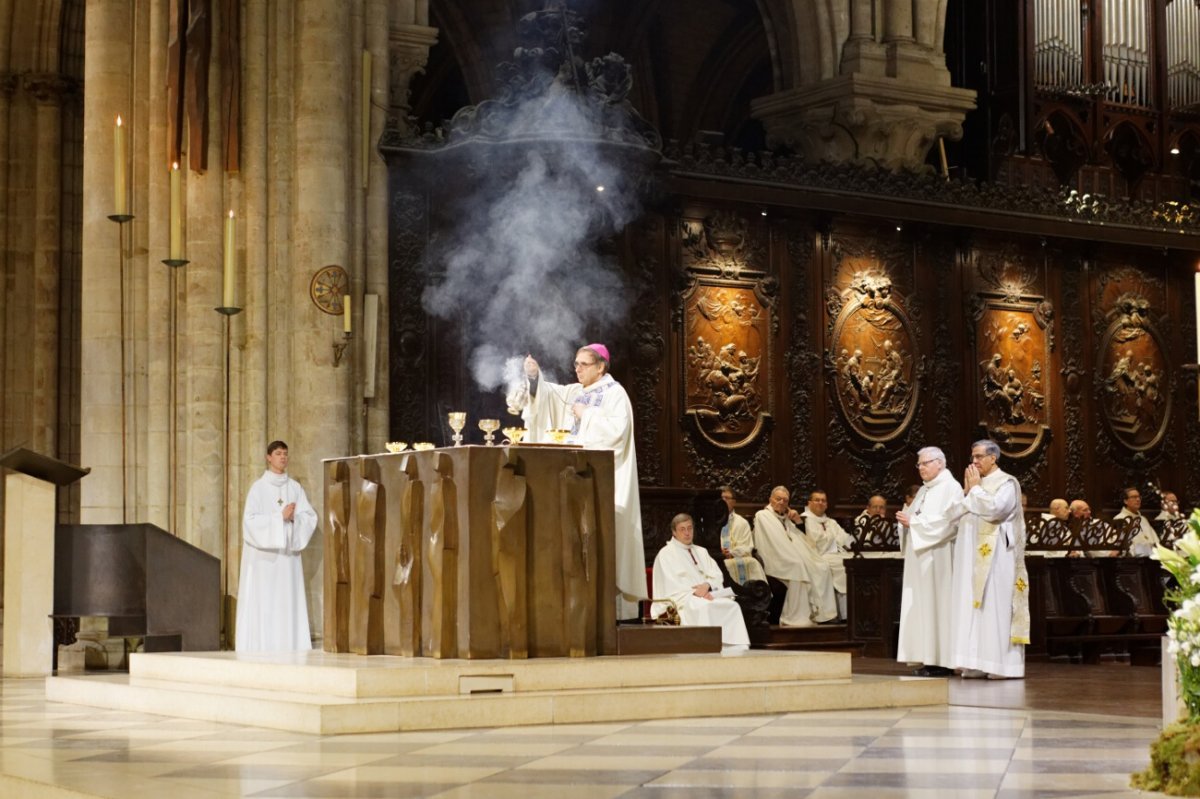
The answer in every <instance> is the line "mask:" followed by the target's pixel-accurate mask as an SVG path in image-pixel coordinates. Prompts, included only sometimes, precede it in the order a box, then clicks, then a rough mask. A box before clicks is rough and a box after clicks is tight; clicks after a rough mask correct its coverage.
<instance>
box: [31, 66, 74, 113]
mask: <svg viewBox="0 0 1200 799" xmlns="http://www.w3.org/2000/svg"><path fill="white" fill-rule="evenodd" d="M76 88H77V82H76V81H74V80H72V79H71V78H68V77H66V76H65V75H60V74H58V73H57V72H27V73H25V74H23V75H21V90H22V91H24V92H27V93H28V94H31V95H33V97H34V99H35V100H37V101H38V102H39V103H42V104H46V105H59V104H61V103H62V101H63V98H64V97H66V96H67V95H68V94H70V93H72V92H73V91H75V90H76Z"/></svg>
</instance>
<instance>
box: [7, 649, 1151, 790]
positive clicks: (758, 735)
mask: <svg viewBox="0 0 1200 799" xmlns="http://www.w3.org/2000/svg"><path fill="white" fill-rule="evenodd" d="M855 671H856V672H862V673H894V672H895V664H891V663H887V662H884V661H870V660H867V659H856V660H855ZM42 685H43V683H42V681H40V680H4V681H3V682H0V797H5V799H18V798H21V799H23V798H24V797H44V796H45V797H83V796H102V797H113V798H114V799H115V798H116V797H122V798H123V799H125V798H129V797H155V799H157V798H158V797H167V799H193V798H194V799H202V798H209V799H210V798H211V797H215V796H256V797H427V796H428V797H433V796H436V797H444V798H447V799H448V798H449V797H461V798H472V799H473V798H475V797H480V798H486V799H493V798H494V799H506V798H507V797H513V799H542V798H543V797H546V799H550V798H551V797H553V798H554V799H558V798H559V797H565V798H566V799H593V798H596V799H599V798H602V797H603V798H607V797H618V796H619V797H624V798H626V799H642V798H644V797H645V798H648V797H656V798H659V799H705V798H707V797H865V798H872V799H873V798H874V797H893V796H896V797H899V796H904V797H943V796H944V797H956V798H959V797H962V798H969V797H1067V796H1071V797H1083V796H1105V797H1116V796H1135V795H1139V794H1138V792H1136V791H1133V790H1131V789H1130V788H1128V783H1129V774H1130V773H1131V772H1133V771H1135V770H1140V769H1141V768H1143V767H1144V766H1145V765H1146V763H1147V761H1148V749H1147V747H1148V744H1149V742H1150V741H1151V740H1153V739H1154V738H1155V736H1156V735H1157V734H1158V730H1159V726H1158V715H1159V708H1158V699H1157V685H1158V669H1150V668H1143V667H1129V666H1071V665H1049V664H1031V666H1030V675H1029V679H1027V680H1025V681H1008V682H995V683H989V682H988V681H977V680H976V681H963V680H955V681H954V682H952V685H951V692H950V696H951V704H950V705H947V706H942V707H932V708H918V709H883V710H858V711H838V712H817V713H788V714H780V715H764V716H738V717H721V718H698V719H681V720H668V721H645V722H622V723H607V724H583V725H572V726H561V725H560V726H553V727H523V728H506V729H481V730H454V731H444V732H409V733H381V734H372V735H342V736H336V737H318V736H312V735H303V734H298V733H288V732H277V731H272V730H265V729H258V728H251V727H237V726H230V725H221V724H213V723H208V722H199V721H186V720H177V719H171V718H164V717H159V716H151V715H144V714H139V713H128V712H116V711H102V710H94V709H90V708H83V707H78V706H70V705H63V704H54V703H49V702H47V701H46V700H45V696H44V693H43V688H42ZM1089 697H1090V699H1089ZM1082 709H1086V710H1089V711H1090V712H1078V711H1080V710H1082Z"/></svg>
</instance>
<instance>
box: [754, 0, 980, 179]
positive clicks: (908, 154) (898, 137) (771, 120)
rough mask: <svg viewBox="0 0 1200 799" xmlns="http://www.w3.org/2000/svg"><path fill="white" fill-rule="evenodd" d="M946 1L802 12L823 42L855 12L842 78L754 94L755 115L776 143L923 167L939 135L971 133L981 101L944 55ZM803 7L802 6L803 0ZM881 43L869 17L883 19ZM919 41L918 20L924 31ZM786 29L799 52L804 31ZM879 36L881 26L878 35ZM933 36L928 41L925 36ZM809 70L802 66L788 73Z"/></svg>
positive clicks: (859, 2)
mask: <svg viewBox="0 0 1200 799" xmlns="http://www.w3.org/2000/svg"><path fill="white" fill-rule="evenodd" d="M940 2H941V0H874V9H873V13H871V14H870V15H868V9H867V7H866V5H865V3H864V0H834V2H833V3H832V4H831V5H832V7H833V8H832V10H831V11H830V12H829V13H828V14H824V15H821V14H809V15H797V18H799V19H805V18H807V19H811V20H815V21H816V24H817V25H818V27H821V28H823V29H822V30H819V31H818V32H817V35H816V37H815V38H816V40H823V39H824V38H826V37H831V36H832V37H834V38H835V39H836V38H837V34H836V31H835V29H834V26H833V23H832V21H831V20H834V19H837V18H839V17H842V16H843V15H848V16H849V18H850V23H851V24H850V34H849V36H848V37H844V38H845V41H843V42H837V44H839V45H841V46H842V60H841V62H840V64H839V70H838V74H837V75H835V76H833V77H828V78H823V79H821V78H816V77H815V76H810V78H809V79H808V81H807V82H806V83H804V84H802V85H799V86H796V87H795V88H792V89H788V90H786V91H782V92H778V93H776V94H773V95H769V96H767V97H763V98H759V99H758V100H755V101H754V102H753V103H752V105H751V108H752V111H753V113H754V115H755V116H756V117H757V118H759V119H761V120H762V121H763V123H764V125H765V126H766V128H767V136H768V139H769V140H771V141H772V142H774V143H781V144H787V145H789V146H791V147H792V148H793V149H795V150H797V151H798V152H800V153H801V154H802V155H803V156H804V157H805V158H807V159H809V160H812V161H828V162H833V163H853V164H859V165H863V166H877V167H882V168H884V169H888V170H900V169H921V168H923V166H924V162H925V156H926V153H928V151H929V148H930V147H931V146H932V145H933V143H934V142H935V141H936V140H937V138H938V137H939V136H946V137H949V138H953V139H957V138H959V137H961V136H962V120H963V118H964V117H965V116H966V113H967V112H968V111H969V110H971V109H972V108H974V107H975V93H974V92H973V91H969V90H966V89H956V88H953V87H951V86H950V73H949V70H947V69H946V57H945V54H944V53H943V52H942V38H943V34H944V24H945V23H944V21H945V17H944V14H942V13H941V12H940V8H941V7H940V5H939V4H940ZM797 5H801V4H800V3H799V2H798V3H797ZM880 10H882V12H883V13H882V18H883V25H884V30H883V31H882V37H881V39H882V40H881V41H880V40H878V39H871V38H867V37H866V35H865V25H866V23H867V20H868V17H869V16H870V17H874V18H878V17H879V11H880ZM931 15H932V18H933V20H934V27H935V28H936V30H933V31H932V34H933V35H932V36H928V35H926V34H925V33H922V41H920V42H918V41H916V40H915V39H914V37H913V34H914V24H917V25H918V26H919V27H920V29H921V30H922V31H927V30H928V29H929V27H930V25H929V19H930V16H931ZM800 33H801V32H800V31H797V30H790V31H789V30H784V31H781V33H780V35H781V36H791V37H792V38H793V39H794V40H795V46H793V47H791V48H783V51H784V52H800V51H801V49H802V46H803V43H804V41H806V40H812V39H814V37H813V36H812V35H811V33H810V32H806V35H805V36H801V35H800ZM876 35H877V36H878V32H877V33H876ZM925 39H929V41H925ZM786 71H789V72H790V73H791V74H801V73H800V71H799V70H786Z"/></svg>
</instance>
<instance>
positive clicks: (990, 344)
mask: <svg viewBox="0 0 1200 799" xmlns="http://www.w3.org/2000/svg"><path fill="white" fill-rule="evenodd" d="M976 268H977V275H978V278H979V286H980V290H979V291H978V292H976V293H975V295H974V297H973V298H972V300H971V302H972V314H971V316H972V322H973V326H972V333H973V336H974V341H975V362H976V363H977V365H978V366H977V369H976V373H975V382H976V391H975V397H976V413H977V418H978V419H979V425H980V427H982V428H984V430H986V434H987V436H988V437H989V438H991V439H993V440H994V441H996V443H997V444H999V445H1000V450H1001V452H1003V453H1004V454H1005V455H1006V456H1008V457H1010V458H1027V457H1030V456H1032V455H1034V454H1035V453H1037V452H1038V450H1039V449H1040V448H1041V447H1042V445H1043V443H1044V442H1045V439H1046V434H1047V433H1048V432H1049V430H1050V406H1051V402H1052V397H1051V392H1052V390H1053V383H1052V380H1051V372H1050V367H1051V362H1050V358H1051V352H1052V350H1053V349H1054V331H1053V326H1052V323H1053V318H1054V309H1053V306H1052V305H1051V304H1050V302H1049V301H1048V300H1047V299H1046V298H1045V297H1044V296H1043V295H1042V294H1041V293H1040V290H1039V282H1040V278H1041V269H1040V267H1039V266H1038V264H1037V262H1036V260H1035V259H1034V258H1032V257H1030V256H1028V255H1026V254H1024V253H1021V252H1018V251H1017V250H1016V249H1015V248H1007V247H1006V248H1001V249H999V250H995V251H992V250H980V251H978V252H977V254H976Z"/></svg>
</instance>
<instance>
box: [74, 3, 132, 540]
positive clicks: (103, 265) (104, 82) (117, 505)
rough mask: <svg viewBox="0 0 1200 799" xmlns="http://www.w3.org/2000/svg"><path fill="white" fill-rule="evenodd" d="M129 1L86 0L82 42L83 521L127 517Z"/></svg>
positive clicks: (108, 520)
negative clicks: (119, 158) (122, 158)
mask: <svg viewBox="0 0 1200 799" xmlns="http://www.w3.org/2000/svg"><path fill="white" fill-rule="evenodd" d="M131 14H132V6H131V4H130V3H128V2H127V0H92V2H89V3H88V8H87V21H86V26H85V30H84V47H85V50H86V52H87V54H88V57H87V61H86V63H85V65H84V84H85V85H86V87H87V90H86V91H85V93H84V104H83V131H84V153H83V242H84V247H83V265H82V280H83V284H84V285H85V286H87V290H86V291H85V292H84V293H83V302H82V324H81V338H82V355H81V360H82V363H83V364H85V368H84V369H83V374H82V380H81V384H80V398H81V405H82V407H83V408H85V409H86V412H85V413H84V414H83V418H82V419H81V434H80V460H81V462H82V463H84V464H86V465H87V466H90V467H91V469H92V472H91V474H89V475H88V476H87V478H86V479H85V480H83V481H82V482H81V485H80V495H81V497H80V519H81V521H82V522H84V523H88V524H98V523H100V524H102V523H109V524H111V523H114V522H121V521H122V495H121V491H122V479H121V478H122V473H121V472H122V467H123V463H122V458H121V443H122V441H121V415H122V411H123V409H122V405H121V383H122V380H123V379H124V368H123V365H122V363H121V337H120V331H121V318H120V307H121V297H120V281H119V276H118V268H119V265H120V251H119V247H118V236H117V225H115V224H113V223H112V222H110V221H109V220H108V218H107V217H108V215H109V214H111V213H112V212H113V144H112V142H113V121H114V117H115V116H116V114H118V113H124V114H126V115H127V114H128V108H129V104H130V97H129V73H130V69H131V50H132V44H131V43H130V40H129V34H130V15H131Z"/></svg>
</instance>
